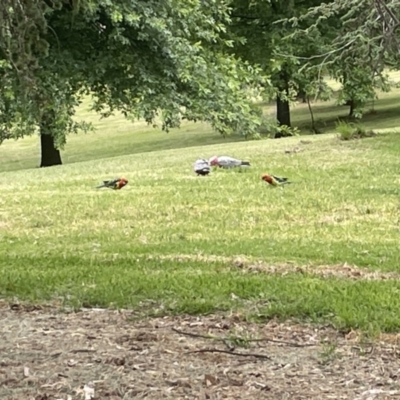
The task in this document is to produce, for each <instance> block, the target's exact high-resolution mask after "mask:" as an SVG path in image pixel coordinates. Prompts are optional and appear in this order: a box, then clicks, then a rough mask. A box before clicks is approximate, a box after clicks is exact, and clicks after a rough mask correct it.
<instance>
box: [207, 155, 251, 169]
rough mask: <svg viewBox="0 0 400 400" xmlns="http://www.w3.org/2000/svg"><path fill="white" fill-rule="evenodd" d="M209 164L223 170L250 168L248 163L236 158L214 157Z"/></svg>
mask: <svg viewBox="0 0 400 400" xmlns="http://www.w3.org/2000/svg"><path fill="white" fill-rule="evenodd" d="M208 163H209V164H210V165H212V166H215V167H221V168H233V167H240V166H248V167H249V166H250V163H249V162H248V161H242V160H238V159H236V158H232V157H228V156H213V157H211V158H210V160H209V161H208Z"/></svg>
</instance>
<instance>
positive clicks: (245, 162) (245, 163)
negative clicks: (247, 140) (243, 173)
mask: <svg viewBox="0 0 400 400" xmlns="http://www.w3.org/2000/svg"><path fill="white" fill-rule="evenodd" d="M241 165H247V166H249V167H250V163H249V162H248V161H242V164H241Z"/></svg>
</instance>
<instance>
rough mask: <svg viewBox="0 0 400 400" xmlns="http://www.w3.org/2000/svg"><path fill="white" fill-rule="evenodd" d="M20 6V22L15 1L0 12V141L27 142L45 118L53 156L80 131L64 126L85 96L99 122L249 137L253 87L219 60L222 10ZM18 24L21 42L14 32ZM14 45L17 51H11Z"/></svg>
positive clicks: (107, 2)
mask: <svg viewBox="0 0 400 400" xmlns="http://www.w3.org/2000/svg"><path fill="white" fill-rule="evenodd" d="M14 1H15V4H14ZM29 1H31V3H30V2H29ZM29 1H27V4H28V5H29V7H28V6H27V7H26V8H25V9H23V10H20V11H18V12H20V13H21V16H20V15H17V13H16V12H15V11H14V10H15V9H16V7H17V6H18V4H19V2H18V0H7V5H6V6H4V5H3V4H2V5H1V6H0V7H1V8H0V10H1V13H2V15H3V17H2V18H3V20H7V18H8V21H9V22H8V26H9V29H6V28H4V29H3V30H1V31H0V32H1V37H0V49H1V53H0V82H1V84H2V87H3V90H2V92H1V93H0V130H1V131H3V132H10V133H11V134H12V135H13V137H21V136H23V135H25V134H31V133H34V132H36V131H37V129H38V127H41V126H42V125H43V124H42V121H43V120H44V119H46V118H48V116H49V115H52V116H53V118H54V120H53V121H51V135H52V136H53V137H54V138H55V141H56V144H57V146H62V145H63V144H64V143H65V138H66V133H69V132H76V131H78V130H80V129H88V126H87V125H85V124H82V123H77V122H76V121H74V119H73V116H74V112H75V109H76V106H77V105H78V104H79V102H80V99H81V98H82V96H85V95H92V96H93V98H94V109H95V110H96V111H97V112H99V113H101V114H102V115H103V116H108V115H110V114H111V113H113V112H114V111H115V110H119V111H121V112H123V113H124V115H126V116H127V117H129V118H144V119H145V120H146V121H147V122H149V123H152V124H155V123H157V121H158V120H160V121H161V125H162V127H163V129H165V130H168V129H169V128H170V127H175V126H178V125H179V123H180V121H181V120H182V119H188V120H194V121H196V120H204V121H208V122H210V123H211V124H212V126H213V127H214V128H215V129H216V130H217V131H218V132H220V133H223V134H228V133H231V132H233V131H239V132H240V133H242V134H245V135H251V134H252V133H254V132H255V131H256V129H257V126H258V124H259V118H258V116H257V115H256V114H255V113H254V112H253V109H252V107H251V104H250V101H249V98H248V96H247V95H246V92H245V91H244V90H243V89H244V88H246V89H247V93H248V94H249V95H251V94H252V93H251V90H257V87H258V85H259V84H260V78H259V76H258V71H257V69H256V68H254V67H252V66H251V65H250V64H248V63H242V62H240V60H238V59H237V58H235V57H234V56H233V55H228V54H227V53H226V49H227V48H229V46H232V41H231V40H229V38H228V37H227V36H226V34H225V33H226V26H227V25H228V24H229V23H230V17H229V8H228V6H227V4H226V2H225V1H223V0H190V1H186V2H180V1H176V0H165V1H162V2H160V1H156V0H138V1H135V2H126V1H124V0H112V1H111V0H99V1H94V0H80V1H79V2H78V3H73V2H67V1H62V0H59V1H55V2H51V1H50V0H49V1H45V0H40V1H36V2H35V1H34V0H29ZM35 4H36V9H35ZM7 9H9V10H12V12H11V14H10V13H9V14H7V13H6V11H4V10H7ZM34 11H35V12H36V13H37V14H35V18H33V19H32V20H30V22H29V23H28V20H27V18H28V17H29V15H31V13H33V12H34ZM21 19H22V20H23V21H25V22H24V23H26V24H28V26H29V29H28V30H27V31H26V32H25V33H22V31H21V30H23V27H24V25H23V23H21V24H19V25H18V23H17V24H15V23H14V20H16V21H20V20H21ZM14 25H15V26H16V28H15V31H14V30H13V29H11V27H14ZM17 38H20V40H21V44H18V41H17V42H16V43H15V44H13V43H14V42H13V41H14V39H15V40H16V39H17ZM21 49H22V51H21ZM18 54H20V56H18ZM21 79H22V80H24V79H25V81H23V82H25V83H24V84H21V82H22V81H21ZM49 123H50V122H49Z"/></svg>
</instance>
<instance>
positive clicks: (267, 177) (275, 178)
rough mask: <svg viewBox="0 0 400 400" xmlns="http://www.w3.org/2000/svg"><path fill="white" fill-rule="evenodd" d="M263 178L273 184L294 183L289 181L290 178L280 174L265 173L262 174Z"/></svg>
mask: <svg viewBox="0 0 400 400" xmlns="http://www.w3.org/2000/svg"><path fill="white" fill-rule="evenodd" d="M261 179H262V180H263V181H264V182H266V183H268V184H269V185H271V186H282V185H287V184H289V183H292V182H289V181H288V178H280V177H279V176H275V175H268V174H263V175H262V176H261Z"/></svg>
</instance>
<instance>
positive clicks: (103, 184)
mask: <svg viewBox="0 0 400 400" xmlns="http://www.w3.org/2000/svg"><path fill="white" fill-rule="evenodd" d="M103 187H107V181H104V182H103V183H102V184H101V185H99V186H96V189H101V188H103Z"/></svg>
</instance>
